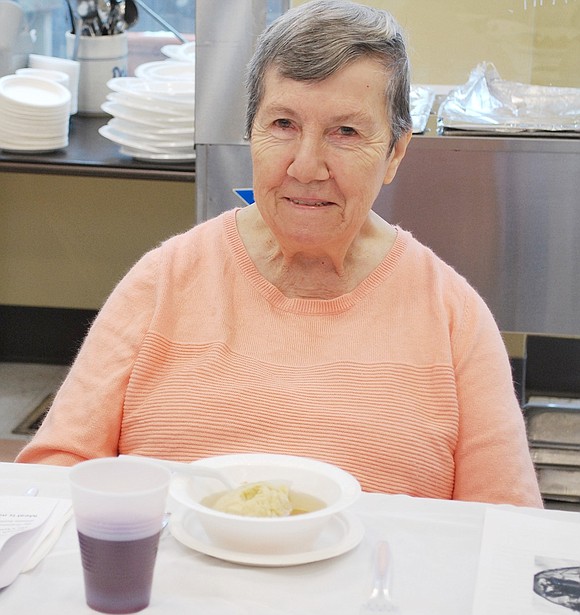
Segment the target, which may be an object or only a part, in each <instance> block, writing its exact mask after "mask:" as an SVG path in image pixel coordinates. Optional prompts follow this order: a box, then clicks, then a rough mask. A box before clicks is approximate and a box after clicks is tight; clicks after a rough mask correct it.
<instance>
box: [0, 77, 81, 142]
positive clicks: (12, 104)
mask: <svg viewBox="0 0 580 615" xmlns="http://www.w3.org/2000/svg"><path fill="white" fill-rule="evenodd" d="M70 104H71V95H70V91H69V90H68V89H67V88H66V87H65V86H63V85H61V84H60V83H57V82H56V81H51V80H49V79H44V78H38V77H32V76H28V75H26V76H25V75H6V76H4V77H2V78H1V79H0V149H3V150H7V151H15V152H28V153H32V152H34V153H36V152H51V151H54V150H58V149H62V148H63V147H66V146H67V145H68V131H69V112H70Z"/></svg>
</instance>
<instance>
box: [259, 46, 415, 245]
mask: <svg viewBox="0 0 580 615" xmlns="http://www.w3.org/2000/svg"><path fill="white" fill-rule="evenodd" d="M385 85H386V75H385V71H384V69H383V67H382V66H381V65H380V64H379V63H378V62H377V61H376V60H373V59H368V58H364V59H361V60H357V61H356V62H353V63H352V64H349V65H347V66H346V67H345V68H343V69H341V70H340V71H338V72H337V73H335V74H334V75H332V76H331V77H329V78H328V79H325V80H324V81H320V82H302V81H294V80H292V79H287V78H284V77H281V76H280V75H279V74H278V73H277V72H276V70H275V69H274V68H271V69H269V70H268V72H267V73H266V76H265V82H264V86H265V88H264V96H263V99H262V102H261V104H260V107H259V108H258V112H257V114H256V119H255V122H254V126H253V129H252V136H251V141H250V143H251V153H252V161H253V171H254V195H255V199H256V205H257V207H258V209H259V210H260V213H261V214H262V217H263V218H264V220H265V221H266V223H267V224H268V226H269V227H270V229H271V230H272V232H273V233H274V235H275V236H276V237H277V238H278V240H279V241H280V243H281V244H283V245H288V246H290V247H293V248H296V249H308V247H310V248H311V249H315V248H316V247H318V248H320V249H325V248H329V247H331V246H335V247H337V249H340V246H341V244H342V245H350V243H351V242H352V241H353V239H354V238H355V237H356V235H357V234H358V232H359V231H360V229H361V227H362V225H363V223H364V222H365V220H366V219H367V217H368V214H369V211H370V209H371V207H372V205H373V203H374V201H375V199H376V197H377V194H378V192H379V190H380V188H381V186H382V185H383V184H387V183H390V182H391V181H392V179H393V178H394V176H395V173H396V169H397V167H398V165H399V163H400V161H401V159H402V158H403V156H404V154H405V149H406V146H407V143H408V137H410V135H407V136H405V137H403V138H401V139H399V141H398V143H397V145H396V146H395V147H394V149H393V151H392V152H389V143H390V140H391V131H390V127H389V123H388V120H387V115H386V107H385Z"/></svg>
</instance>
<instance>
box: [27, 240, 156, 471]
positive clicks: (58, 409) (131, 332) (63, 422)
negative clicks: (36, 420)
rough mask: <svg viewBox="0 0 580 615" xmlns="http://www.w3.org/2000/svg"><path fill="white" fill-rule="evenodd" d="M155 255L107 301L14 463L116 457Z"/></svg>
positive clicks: (150, 297)
mask: <svg viewBox="0 0 580 615" xmlns="http://www.w3.org/2000/svg"><path fill="white" fill-rule="evenodd" d="M159 253H160V249H157V250H153V251H152V252H149V253H148V254H146V255H145V256H144V257H143V258H142V259H141V260H140V261H139V262H138V263H137V264H136V265H134V267H133V268H132V269H131V270H130V271H129V273H128V274H127V275H126V276H125V277H124V278H123V280H121V282H120V283H119V285H118V286H117V287H116V288H115V290H114V291H113V292H112V294H111V295H110V297H109V298H108V299H107V301H106V302H105V304H104V306H103V307H102V309H101V310H100V312H99V314H98V316H97V318H96V319H95V321H94V323H93V324H92V326H91V328H90V330H89V332H88V334H87V337H86V339H85V340H84V342H83V344H82V346H81V349H80V351H79V353H78V355H77V357H76V359H75V361H74V363H73V365H72V366H71V369H70V371H69V373H68V375H67V377H66V379H65V381H64V383H63V384H62V386H61V388H60V390H59V391H58V393H57V395H56V398H55V400H54V403H53V405H52V407H51V409H50V411H49V413H48V415H47V416H46V418H45V420H44V421H43V424H42V425H41V427H40V429H39V430H38V432H37V433H36V435H35V436H34V438H33V439H32V440H31V442H30V443H29V444H28V445H27V446H26V447H25V448H24V449H23V450H22V451H21V453H20V454H19V455H18V457H17V458H16V461H17V462H24V463H46V464H54V465H73V464H75V463H77V462H79V461H83V460H85V459H89V458H93V457H105V456H115V455H117V451H118V441H119V433H120V427H121V420H122V414H123V403H124V399H125V390H126V387H127V383H128V381H129V377H130V375H131V370H132V368H133V364H134V362H135V357H136V355H137V353H138V351H139V348H140V345H141V343H142V341H143V338H144V336H145V333H146V331H147V329H148V327H149V324H150V322H151V319H152V316H153V313H154V310H155V305H156V279H157V269H158V263H157V260H158V258H159Z"/></svg>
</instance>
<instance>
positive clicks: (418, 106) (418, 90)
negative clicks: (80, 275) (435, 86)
mask: <svg viewBox="0 0 580 615" xmlns="http://www.w3.org/2000/svg"><path fill="white" fill-rule="evenodd" d="M434 100H435V92H434V91H433V90H431V89H430V88H428V87H424V86H421V85H413V86H411V95H410V102H411V119H412V120H413V133H414V134H416V133H421V132H424V131H425V127H426V126H427V120H428V119H429V114H430V113H431V107H432V106H433V101H434Z"/></svg>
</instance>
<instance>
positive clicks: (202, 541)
mask: <svg viewBox="0 0 580 615" xmlns="http://www.w3.org/2000/svg"><path fill="white" fill-rule="evenodd" d="M169 528H170V531H171V533H172V535H173V536H174V538H175V539H176V540H178V541H179V542H181V543H182V544H184V545H185V546H186V547H189V548H190V549H193V550H194V551H198V552H199V553H204V554H205V555H209V556H211V557H215V558H217V559H221V560H225V561H227V562H233V563H235V564H244V565H246V566H263V567H270V568H272V567H283V566H299V565H301V564H310V563H312V562H320V561H322V560H326V559H331V558H333V557H337V556H339V555H342V554H343V553H346V552H348V551H350V550H352V549H354V548H355V547H356V546H357V545H358V544H359V543H360V541H361V540H362V539H363V536H364V533H365V528H364V525H363V523H362V521H361V520H360V519H359V518H358V517H357V516H356V515H355V514H353V513H349V512H343V513H339V514H337V515H334V516H333V517H332V518H331V519H330V521H329V523H328V526H327V527H326V528H325V529H324V530H323V531H322V534H321V535H320V536H319V537H318V539H317V540H316V542H315V543H314V545H313V546H312V548H311V549H308V550H306V551H302V552H300V553H285V554H262V553H245V552H240V551H230V550H229V549H224V548H221V547H216V546H215V545H214V544H213V543H212V542H211V541H210V539H209V538H208V536H207V534H206V533H205V531H204V530H203V528H202V527H201V524H200V523H199V521H198V519H197V517H196V516H195V513H194V512H192V511H188V510H186V509H185V508H180V509H179V510H178V511H177V512H175V513H173V515H172V516H171V521H170V524H169Z"/></svg>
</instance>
